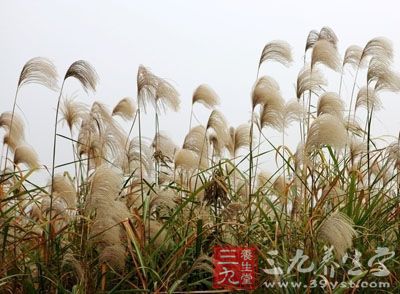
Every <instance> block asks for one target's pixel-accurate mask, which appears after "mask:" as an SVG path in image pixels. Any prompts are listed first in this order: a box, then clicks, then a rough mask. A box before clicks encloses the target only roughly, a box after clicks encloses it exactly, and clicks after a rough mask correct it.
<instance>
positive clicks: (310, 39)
mask: <svg viewBox="0 0 400 294" xmlns="http://www.w3.org/2000/svg"><path fill="white" fill-rule="evenodd" d="M318 38H319V33H318V31H316V30H311V31H310V32H309V33H308V36H307V41H306V48H305V49H304V52H307V51H308V50H309V49H312V48H313V47H314V45H315V43H316V42H317V41H318Z"/></svg>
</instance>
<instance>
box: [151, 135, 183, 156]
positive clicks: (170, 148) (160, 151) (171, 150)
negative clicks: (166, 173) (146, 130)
mask: <svg viewBox="0 0 400 294" xmlns="http://www.w3.org/2000/svg"><path fill="white" fill-rule="evenodd" d="M151 147H153V148H154V151H155V155H156V154H157V156H161V157H162V161H164V162H166V161H168V162H172V161H173V159H174V155H175V152H176V151H177V150H178V146H177V145H176V144H175V143H174V142H173V141H172V139H171V138H169V137H168V136H167V135H166V134H165V133H163V132H160V133H158V134H157V135H156V136H155V137H154V139H153V142H152V144H151Z"/></svg>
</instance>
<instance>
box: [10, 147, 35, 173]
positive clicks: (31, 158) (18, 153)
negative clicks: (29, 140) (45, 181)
mask: <svg viewBox="0 0 400 294" xmlns="http://www.w3.org/2000/svg"><path fill="white" fill-rule="evenodd" d="M20 163H23V164H26V165H27V166H28V167H29V168H30V169H35V168H38V167H39V158H38V155H37V153H36V152H35V150H33V148H32V147H31V146H29V145H19V146H17V147H16V148H15V151H14V164H16V165H18V164H20Z"/></svg>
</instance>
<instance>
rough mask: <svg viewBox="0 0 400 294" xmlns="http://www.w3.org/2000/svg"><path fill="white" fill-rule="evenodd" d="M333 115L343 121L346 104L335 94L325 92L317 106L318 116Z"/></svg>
mask: <svg viewBox="0 0 400 294" xmlns="http://www.w3.org/2000/svg"><path fill="white" fill-rule="evenodd" d="M324 113H327V114H331V115H334V116H336V117H338V118H339V119H343V113H344V102H343V100H342V99H340V97H339V95H338V94H337V93H335V92H325V93H324V94H322V95H321V96H320V97H319V100H318V104H317V115H318V116H319V115H321V114H324Z"/></svg>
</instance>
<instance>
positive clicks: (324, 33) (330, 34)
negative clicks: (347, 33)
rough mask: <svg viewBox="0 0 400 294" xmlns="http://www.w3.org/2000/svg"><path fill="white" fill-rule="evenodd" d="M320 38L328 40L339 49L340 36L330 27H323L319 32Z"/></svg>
mask: <svg viewBox="0 0 400 294" xmlns="http://www.w3.org/2000/svg"><path fill="white" fill-rule="evenodd" d="M318 40H326V41H328V42H329V43H331V44H332V46H333V47H335V48H336V49H337V44H338V37H337V36H336V34H335V32H334V31H333V30H332V29H331V28H330V27H323V28H322V29H321V30H320V31H319V34H318Z"/></svg>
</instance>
